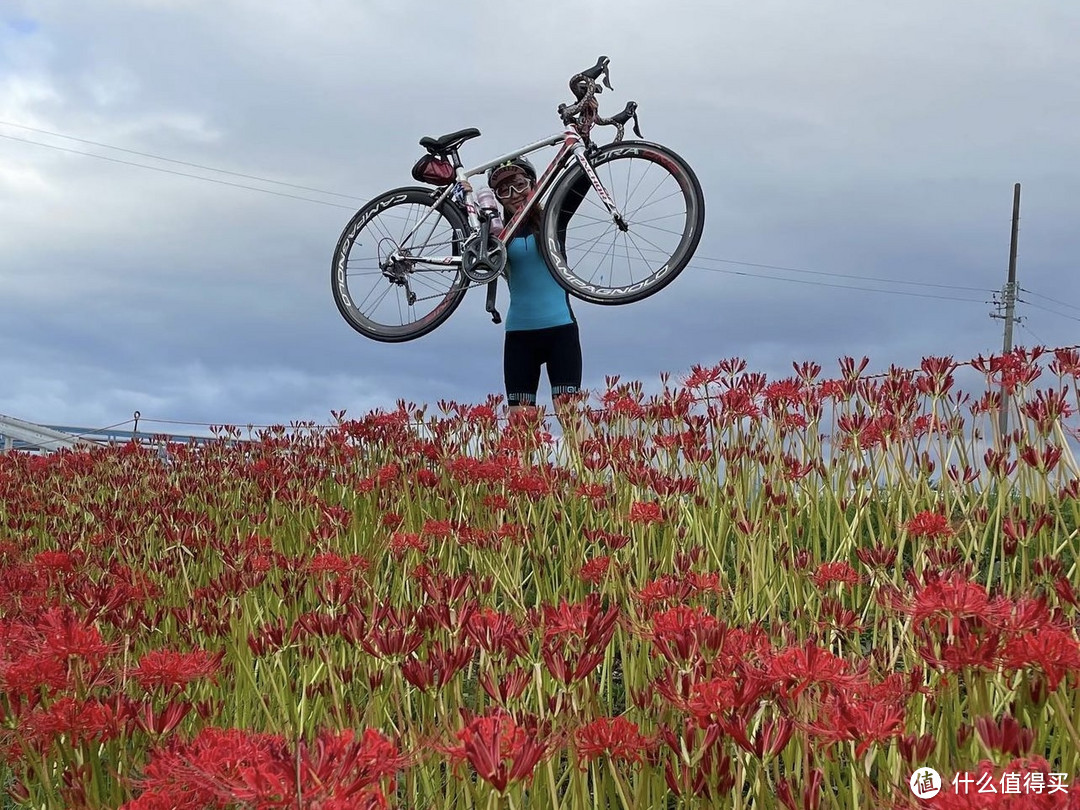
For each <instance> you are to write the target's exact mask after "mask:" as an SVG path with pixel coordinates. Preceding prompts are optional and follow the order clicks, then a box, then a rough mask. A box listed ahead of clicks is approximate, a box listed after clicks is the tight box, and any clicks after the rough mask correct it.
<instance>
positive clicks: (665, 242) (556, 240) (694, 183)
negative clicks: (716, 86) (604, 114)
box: [540, 141, 705, 304]
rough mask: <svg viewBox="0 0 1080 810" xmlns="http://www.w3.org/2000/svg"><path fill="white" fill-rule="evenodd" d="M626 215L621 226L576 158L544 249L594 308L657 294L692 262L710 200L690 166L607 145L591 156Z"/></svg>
mask: <svg viewBox="0 0 1080 810" xmlns="http://www.w3.org/2000/svg"><path fill="white" fill-rule="evenodd" d="M589 163H590V165H591V166H592V167H593V170H594V171H595V172H596V175H597V177H599V179H600V183H601V185H603V187H604V189H605V190H606V191H607V193H608V195H609V196H610V197H611V199H612V200H613V201H614V203H615V207H616V208H617V209H618V210H619V212H620V213H621V214H622V218H623V219H622V222H621V223H620V222H616V220H615V218H614V217H612V215H611V214H610V213H609V212H608V209H607V207H606V206H605V205H604V202H603V201H602V200H601V199H600V196H599V195H598V194H597V192H596V189H595V188H594V187H593V184H592V182H591V181H590V180H589V177H588V175H586V173H585V170H584V169H582V168H581V164H579V163H577V162H576V161H575V162H573V163H571V164H570V166H569V168H568V169H567V170H566V172H565V173H564V174H563V176H562V177H561V178H559V180H558V182H557V183H556V184H555V188H554V189H552V191H551V196H550V197H549V198H548V202H547V203H546V205H545V210H544V224H543V239H542V240H541V245H540V249H541V250H542V251H543V254H544V258H545V259H547V263H548V267H549V268H550V269H551V271H552V275H554V276H555V280H556V281H557V282H559V284H560V285H561V286H562V287H563V288H564V289H566V291H567V292H569V293H570V294H571V295H573V296H575V297H577V298H580V299H582V300H584V301H588V302H590V303H593V304H631V303H633V302H635V301H640V300H641V299H643V298H648V297H649V296H650V295H655V294H656V293H658V292H659V291H660V290H662V289H663V288H664V287H666V286H667V285H668V284H670V283H671V282H672V281H673V280H674V279H675V277H676V276H678V275H679V273H681V272H682V270H683V268H685V267H686V265H687V263H688V262H689V261H690V258H691V256H693V255H694V251H695V250H696V249H697V246H698V242H699V241H701V231H702V229H703V228H704V226H705V196H704V194H703V193H702V191H701V184H700V183H699V182H698V179H697V176H696V175H695V174H694V171H693V169H691V168H690V166H689V164H687V162H686V161H685V160H683V159H682V158H681V157H679V156H678V155H677V154H675V153H674V152H672V151H671V150H670V149H668V148H667V147H664V146H660V145H659V144H655V143H648V142H646V141H624V142H622V143H617V144H608V145H607V146H604V147H602V148H601V149H599V150H598V151H597V152H596V154H594V155H593V156H592V157H591V158H589Z"/></svg>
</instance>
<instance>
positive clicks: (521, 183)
mask: <svg viewBox="0 0 1080 810" xmlns="http://www.w3.org/2000/svg"><path fill="white" fill-rule="evenodd" d="M487 180H488V185H489V186H490V187H491V189H492V190H493V191H494V192H495V198H496V199H497V200H498V201H499V203H500V204H501V205H502V207H503V211H504V219H505V221H507V222H509V221H510V219H511V218H512V217H513V216H514V214H515V213H516V212H517V211H518V210H520V209H521V207H522V206H523V205H525V203H526V202H527V201H528V199H529V195H530V194H532V192H533V189H534V187H535V184H536V169H534V168H533V165H532V164H531V163H530V162H529V161H528V160H526V159H525V158H516V159H514V160H511V161H508V162H506V163H503V164H501V165H499V166H496V167H495V168H494V169H491V170H490V171H489V172H488V176H487ZM541 219H542V212H541V210H540V206H539V205H538V204H537V205H534V206H533V207H532V208H531V209H530V211H529V214H528V216H527V217H526V219H525V221H524V222H523V223H522V225H521V227H520V228H518V230H517V232H516V234H515V236H514V238H513V239H512V240H510V243H509V244H508V245H507V265H508V268H507V277H508V279H509V282H510V307H509V309H508V310H507V313H506V337H505V342H504V344H503V378H504V382H505V385H506V399H507V403H508V404H509V406H510V412H511V414H513V413H515V412H518V411H520V409H521V408H523V407H526V406H528V407H532V406H535V405H536V392H537V389H538V388H539V385H540V368H541V366H547V377H548V382H549V383H550V385H551V400H552V404H553V405H554V406H555V408H556V411H557V412H559V413H560V417H559V419H560V422H562V423H563V427H564V430H565V428H566V426H567V423H566V422H565V421H564V419H563V414H565V411H566V409H565V408H564V407H562V406H563V405H565V403H566V402H567V401H568V400H569V399H571V397H570V396H568V395H572V394H576V393H578V392H579V390H580V388H581V339H580V335H579V332H578V324H577V318H576V317H575V316H574V311H573V309H571V307H570V294H569V293H567V292H566V290H564V289H563V288H562V287H560V286H559V285H558V283H557V282H556V281H555V279H554V277H553V276H552V274H551V271H550V270H549V269H548V266H547V264H546V263H545V262H544V258H543V256H542V255H541V253H540V250H539V248H538V246H537V244H536V240H537V239H538V238H539V234H540V223H541Z"/></svg>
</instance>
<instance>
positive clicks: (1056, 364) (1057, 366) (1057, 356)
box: [1049, 349, 1080, 379]
mask: <svg viewBox="0 0 1080 810" xmlns="http://www.w3.org/2000/svg"><path fill="white" fill-rule="evenodd" d="M1049 369H1050V371H1051V372H1052V373H1054V374H1056V375H1057V376H1059V377H1065V376H1070V377H1073V378H1074V379H1075V378H1077V377H1080V352H1078V351H1077V350H1076V349H1055V350H1054V359H1053V360H1051V361H1050V365H1049Z"/></svg>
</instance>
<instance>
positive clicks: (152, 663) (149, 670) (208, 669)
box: [130, 650, 225, 692]
mask: <svg viewBox="0 0 1080 810" xmlns="http://www.w3.org/2000/svg"><path fill="white" fill-rule="evenodd" d="M224 658H225V651H224V650H222V651H221V652H218V653H209V652H206V651H205V650H193V651H192V652H187V653H184V652H177V651H175V650H152V651H150V652H148V653H146V655H144V656H143V657H142V658H141V659H139V664H138V666H136V667H134V668H133V669H132V670H131V673H130V674H131V676H132V677H133V678H134V679H135V680H136V681H138V682H139V685H140V686H142V688H143V689H145V690H146V691H147V692H152V691H153V690H155V689H164V690H166V691H168V690H170V689H183V688H184V687H185V686H187V685H188V684H189V683H191V682H192V681H195V680H198V679H200V678H212V677H213V676H214V675H216V674H217V672H218V670H219V669H220V668H221V662H222V660H223V659H224Z"/></svg>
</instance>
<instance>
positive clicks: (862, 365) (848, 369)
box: [837, 357, 870, 380]
mask: <svg viewBox="0 0 1080 810" xmlns="http://www.w3.org/2000/svg"><path fill="white" fill-rule="evenodd" d="M837 362H838V363H839V364H840V373H841V374H842V375H843V377H844V379H845V380H857V379H858V378H859V375H861V374H862V373H863V371H865V370H866V367H867V366H868V365H870V358H869V357H864V358H863V359H862V360H860V361H859V367H858V368H855V358H854V357H841V358H840V359H839V360H837Z"/></svg>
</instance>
